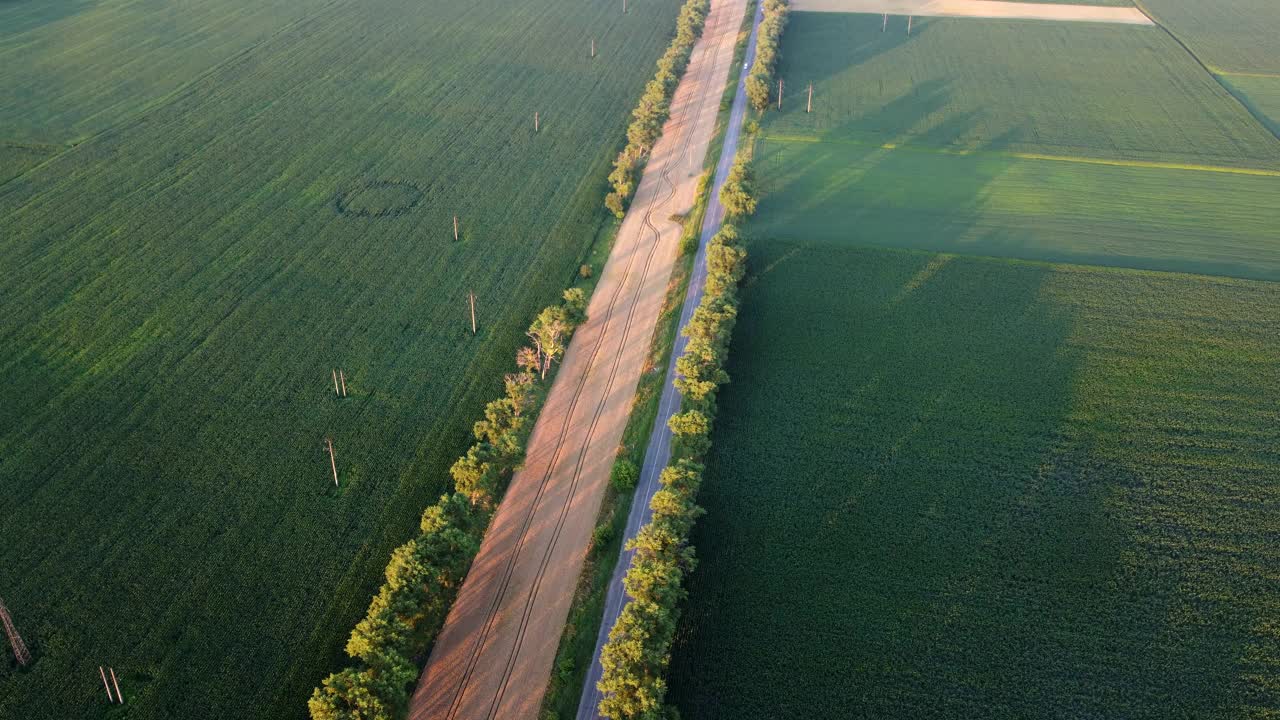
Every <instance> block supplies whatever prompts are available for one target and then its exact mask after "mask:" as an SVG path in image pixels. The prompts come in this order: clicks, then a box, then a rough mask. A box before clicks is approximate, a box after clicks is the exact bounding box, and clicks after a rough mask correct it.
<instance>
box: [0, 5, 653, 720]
mask: <svg viewBox="0 0 1280 720" xmlns="http://www.w3.org/2000/svg"><path fill="white" fill-rule="evenodd" d="M224 4H225V3H224ZM105 5H106V4H105V3H104V4H102V5H84V6H76V8H72V7H71V6H69V5H68V6H66V7H64V10H67V12H68V14H67V16H66V18H65V19H64V20H62V21H58V22H71V23H73V24H74V23H76V22H77V20H76V18H78V17H80V16H79V15H76V14H75V13H74V12H72V10H75V9H77V8H81V7H82V8H83V10H82V12H83V13H90V12H94V8H99V7H104V6H105ZM264 7H265V6H264ZM280 7H281V8H283V6H280ZM677 7H678V2H677V0H660V1H657V2H646V3H635V4H634V5H633V6H632V7H631V8H630V12H629V13H628V14H626V15H623V14H622V13H620V12H619V11H618V8H617V6H616V3H614V2H613V1H612V0H590V1H589V2H585V3H584V2H577V1H575V2H570V1H569V0H533V1H531V2H525V3H518V4H512V3H509V2H505V1H504V0H479V1H478V2H467V3H454V2H444V1H443V0H424V1H422V2H416V3H404V2H401V0H371V1H369V2H360V3H356V2H350V1H348V0H338V1H337V2H329V3H326V4H324V5H323V6H318V5H317V6H315V7H314V8H313V9H312V10H309V11H307V12H306V17H305V18H304V19H302V20H300V21H298V22H296V23H292V24H288V25H287V27H286V26H281V29H280V30H279V31H277V32H274V33H272V34H271V35H270V37H267V38H265V39H263V40H262V41H261V42H259V43H258V44H256V45H254V46H253V47H252V48H251V49H248V50H246V51H245V52H240V53H236V54H234V55H233V56H231V57H229V58H227V59H226V61H225V62H221V63H217V64H215V66H213V67H211V68H210V69H209V70H208V71H207V72H200V73H196V75H198V77H194V78H193V79H194V81H193V82H191V83H190V84H186V85H180V86H179V85H174V86H172V89H171V88H170V86H169V85H167V84H166V83H167V82H168V81H167V80H166V81H163V82H161V81H159V80H157V81H155V82H154V83H153V82H152V80H151V79H148V78H147V77H146V76H145V74H144V75H139V76H138V81H139V82H140V83H144V84H148V83H149V85H148V87H146V88H142V89H141V90H139V92H137V93H136V94H130V93H129V91H127V90H126V89H121V90H119V91H116V92H114V93H113V94H112V97H115V96H116V94H119V93H124V95H126V96H128V97H129V98H131V101H132V102H134V103H135V106H134V107H133V109H132V111H131V112H124V111H122V110H119V109H117V108H113V107H104V112H108V113H111V114H114V115H115V117H119V118H123V119H122V120H121V121H120V122H117V123H115V124H112V125H111V126H110V127H109V128H107V129H105V130H103V131H102V132H100V133H98V134H96V135H94V136H93V137H92V138H91V139H88V140H86V141H84V142H81V143H80V144H78V145H76V146H75V147H74V148H71V149H68V150H66V151H65V152H63V153H61V154H60V155H57V156H56V157H55V158H53V159H52V160H50V161H48V162H45V163H44V164H43V165H40V166H39V167H35V168H34V169H32V170H30V171H28V172H26V173H24V174H22V175H19V176H18V177H15V178H13V179H11V180H9V181H8V182H5V183H4V184H2V185H0V256H2V257H4V258H5V269H6V272H5V273H3V275H0V302H2V304H3V306H4V308H5V315H4V319H3V320H0V374H2V376H3V377H4V378H5V382H6V383H7V384H8V386H9V387H10V388H11V389H12V390H14V391H13V392H6V393H5V398H6V399H5V402H4V403H2V404H0V488H3V490H4V492H3V493H0V537H3V538H4V540H3V542H0V567H3V568H4V572H3V577H2V578H0V597H3V598H4V600H5V602H6V603H7V605H8V607H9V609H10V610H11V611H12V612H13V614H14V617H15V620H17V621H18V623H19V625H20V627H21V628H22V630H23V631H24V634H25V636H26V638H27V640H28V642H29V643H31V644H32V645H33V649H34V650H35V652H36V655H37V658H38V659H37V662H36V664H35V666H34V668H33V669H31V670H29V671H25V672H13V671H12V670H11V669H10V668H9V667H7V666H3V667H0V718H5V720H9V719H10V718H13V719H15V720H16V719H18V718H21V719H22V720H44V719H46V718H47V719H49V720H54V719H56V720H65V718H72V717H74V718H92V717H100V716H104V715H105V714H106V707H105V703H104V701H103V697H102V695H101V692H102V691H101V687H100V683H99V681H98V678H97V666H98V665H99V664H110V665H113V666H114V667H115V668H116V669H117V671H118V672H121V673H122V677H121V683H122V685H123V688H124V691H125V694H126V695H127V696H128V700H129V703H128V707H127V714H128V716H129V717H130V718H166V719H171V718H194V717H223V718H249V717H272V718H280V717H301V716H303V714H304V713H305V706H304V702H305V699H306V697H307V695H308V694H309V693H310V690H311V688H312V687H313V686H314V685H315V684H316V683H317V682H318V681H319V679H320V678H321V677H322V676H323V675H324V674H325V673H327V672H328V671H330V670H332V669H334V668H335V667H336V660H337V658H338V656H339V655H340V653H341V648H342V644H343V643H344V642H345V639H346V635H347V633H348V632H349V631H350V629H351V627H352V625H353V624H354V622H355V620H356V619H357V618H358V617H360V616H361V615H362V614H363V612H364V610H365V607H366V605H367V603H368V601H369V597H370V594H371V593H372V591H373V589H374V588H375V587H376V585H377V583H378V582H379V580H380V579H381V571H382V569H383V567H384V565H385V563H386V561H387V557H388V554H389V552H390V549H391V547H392V546H393V545H395V544H399V543H400V542H403V541H404V540H405V539H406V538H408V537H409V533H410V531H411V529H412V528H414V527H416V523H417V518H418V514H419V513H420V511H421V510H422V508H423V507H424V506H425V505H426V504H427V503H428V502H430V501H432V500H434V499H435V497H436V496H438V494H439V493H440V491H441V490H442V489H443V487H444V484H445V480H446V479H447V473H446V470H447V468H448V465H449V464H450V463H451V462H452V461H453V460H454V458H456V456H457V455H458V454H459V452H460V451H461V450H463V449H464V448H465V446H466V444H467V442H468V439H469V436H470V429H471V423H472V422H473V421H474V420H475V419H476V418H477V416H478V413H479V409H480V407H481V405H482V403H483V402H484V401H486V400H489V399H492V398H493V397H496V396H497V395H498V394H499V393H500V391H501V377H502V376H501V374H502V373H503V372H505V371H507V370H508V369H509V368H510V367H511V362H512V358H513V353H514V351H515V349H516V347H517V346H518V345H519V342H520V339H521V337H522V333H523V329H524V328H525V327H526V326H527V325H528V323H529V321H530V319H531V318H532V315H533V313H534V312H535V311H536V309H537V308H539V307H541V306H542V305H545V304H546V303H548V302H550V301H552V300H554V299H556V298H558V295H559V292H560V290H561V289H562V288H563V287H564V286H565V285H566V284H567V283H568V282H569V281H570V278H571V277H572V276H573V274H574V271H575V270H576V269H577V267H578V263H579V261H580V259H581V258H582V256H583V254H584V252H585V251H586V249H587V246H588V244H589V243H590V242H591V241H592V239H593V238H594V237H595V236H596V235H597V233H598V232H600V230H601V228H602V223H603V222H604V217H605V214H604V212H603V210H602V208H601V207H600V202H601V198H602V197H603V194H604V191H605V187H606V183H605V175H606V173H607V171H608V166H609V163H610V161H611V160H612V158H613V155H614V153H615V152H616V150H617V148H618V146H619V144H620V142H621V141H622V139H623V132H624V129H625V127H626V122H627V118H628V112H629V110H630V108H631V106H632V105H633V104H634V102H635V99H636V98H637V97H639V94H640V92H641V89H642V87H643V84H644V82H645V81H646V80H647V79H648V78H649V77H650V76H651V75H652V73H653V63H654V61H655V60H656V59H657V57H658V55H659V54H660V53H661V51H662V49H663V48H664V47H665V45H666V43H667V41H668V39H669V37H670V34H671V33H672V32H673V30H674V26H675V14H676V9H677ZM291 8H292V10H289V12H293V11H297V12H302V9H301V6H297V5H296V4H294V5H291ZM203 11H204V10H202V9H196V10H194V12H203ZM3 12H6V13H9V12H16V10H15V5H14V4H13V3H7V4H6V5H5V7H4V10H3ZM121 12H124V10H123V9H121ZM211 12H212V11H211ZM244 12H246V13H249V14H250V15H253V14H254V13H255V12H257V10H248V9H246V10H244ZM263 12H265V10H263ZM281 12H284V10H281ZM215 14H216V13H215ZM51 22H52V21H51ZM245 22H248V23H249V24H251V25H254V27H259V28H260V27H261V26H259V25H256V24H255V22H256V21H250V20H245ZM127 27H128V28H129V29H128V30H127V31H128V32H130V33H133V34H134V37H132V38H131V39H128V40H125V39H119V38H117V39H102V42H109V43H117V42H118V43H119V44H120V45H121V46H128V47H133V46H134V45H138V46H148V45H151V44H153V43H161V42H164V41H165V38H167V36H165V35H164V33H163V32H157V31H156V28H155V27H154V26H152V25H150V24H148V23H144V22H140V23H134V24H130V25H128V26H127ZM178 30H181V27H179V28H178ZM175 31H177V30H175ZM122 32H124V30H122ZM193 32H194V34H195V36H200V33H199V32H195V31H193ZM53 35H55V36H60V35H59V33H57V32H54V33H53ZM592 36H594V37H595V38H596V42H597V47H598V49H599V52H598V55H597V57H596V58H595V59H591V58H590V57H589V52H588V47H589V46H588V42H589V39H590V37H592ZM578 39H581V42H580V43H579V42H578V41H577V40H578ZM193 41H194V39H193ZM219 47H222V46H219ZM121 52H124V51H123V50H122V51H121ZM193 52H195V53H196V54H197V55H198V54H199V53H200V52H203V51H200V50H199V49H198V48H197V50H195V51H193ZM220 53H221V51H219V53H211V54H210V56H209V57H212V55H214V54H220ZM179 54H182V53H179ZM73 57H79V55H74V56H73ZM183 57H184V58H185V57H186V56H185V55H183ZM50 62H52V60H50ZM103 62H106V61H105V60H104V61H103ZM119 62H120V63H122V64H129V65H132V64H135V63H138V62H141V61H140V60H137V59H136V56H134V55H131V54H128V53H125V54H123V55H121V56H120V58H119ZM163 64H164V63H161V65H163ZM177 64H178V65H182V63H181V62H178V63H177ZM11 69H12V66H10V65H8V64H6V63H0V76H2V77H4V78H6V79H8V78H10V77H11V75H10V71H11ZM14 72H15V73H16V72H17V71H14ZM59 72H61V69H59V70H58V71H57V72H51V73H50V74H49V75H47V76H46V80H47V82H48V84H49V85H51V86H54V85H59V84H60V80H61V78H60V75H59ZM14 77H16V75H15V76H14ZM36 80H38V79H33V80H31V82H32V84H33V86H40V83H38V82H37V81H36ZM15 82H17V80H15ZM22 82H26V80H25V79H24V80H22ZM6 86H9V85H8V84H7V83H6ZM68 92H71V91H70V90H69V91H68ZM96 92H98V90H97V89H95V88H92V87H89V86H88V85H83V86H82V87H81V89H80V90H75V91H74V92H71V94H70V95H68V96H67V98H68V107H70V106H72V105H74V106H76V107H80V105H81V103H82V102H95V101H94V100H93V99H92V98H93V93H96ZM82 93H89V94H88V95H84V94H82ZM153 101H154V102H153ZM121 102H124V100H122V101H121ZM20 104H21V105H22V106H24V107H28V108H35V110H34V111H33V112H35V113H36V117H35V118H34V119H33V120H32V122H31V123H30V126H31V127H35V126H37V125H40V124H42V123H44V122H53V120H50V119H49V118H46V117H44V116H42V115H41V114H40V113H44V112H46V110H48V109H49V108H52V107H53V106H54V104H52V103H46V102H45V100H43V99H37V98H35V97H28V98H27V99H26V100H24V101H23V102H22V103H20ZM81 109H82V110H83V108H81ZM3 112H4V113H11V112H13V104H10V103H6V104H4V110H3ZM69 112H70V111H69ZM535 112H539V113H540V119H541V132H539V133H537V134H535V133H534V129H533V115H534V113H535ZM71 114H75V113H71ZM6 118H8V116H7V115H6ZM67 118H69V116H67V117H64V118H63V119H58V120H57V122H56V123H54V125H60V126H61V127H64V128H71V129H70V131H69V132H70V133H71V134H79V133H80V132H82V130H81V129H80V128H84V127H88V126H86V125H84V123H89V124H91V125H92V124H93V123H95V122H97V120H96V119H95V118H94V116H93V114H92V113H88V114H87V115H86V119H84V120H83V121H80V120H76V121H71V120H69V119H67ZM21 127H22V123H21V122H18V121H16V120H14V121H11V120H9V119H5V120H3V121H0V137H4V136H5V133H6V132H7V133H9V134H10V135H13V134H20V130H13V129H14V128H21ZM95 127H96V126H95ZM67 137H69V136H67ZM455 214H456V215H458V216H459V218H460V220H461V240H460V241H457V242H455V241H454V238H453V232H452V217H453V215H455ZM471 291H474V292H475V294H476V297H477V306H478V312H479V320H480V323H479V324H480V332H479V334H478V335H477V336H474V337H473V336H472V335H471V333H470V328H469V325H468V321H467V294H468V292H471ZM332 368H343V369H344V372H345V376H346V380H347V385H348V386H349V388H350V397H348V398H346V399H343V400H338V399H336V398H335V397H334V395H333V390H332V385H331V380H330V371H331V369H332ZM19 389H20V391H18V390H19ZM326 436H331V437H332V438H333V441H334V445H335V447H336V452H337V464H338V469H339V472H340V474H341V478H342V483H343V487H342V489H341V491H338V492H335V491H334V490H333V488H332V482H331V478H330V471H329V459H328V457H327V455H326V453H325V451H324V450H323V449H322V444H321V443H322V440H323V439H324V438H325V437H326Z"/></svg>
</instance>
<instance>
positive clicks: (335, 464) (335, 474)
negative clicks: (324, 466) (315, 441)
mask: <svg viewBox="0 0 1280 720" xmlns="http://www.w3.org/2000/svg"><path fill="white" fill-rule="evenodd" d="M324 444H325V447H327V448H328V449H329V467H331V468H333V486H334V487H335V488H336V487H338V461H337V460H336V459H335V458H334V455H333V439H332V438H325V439H324Z"/></svg>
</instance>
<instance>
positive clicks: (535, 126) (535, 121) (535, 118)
mask: <svg viewBox="0 0 1280 720" xmlns="http://www.w3.org/2000/svg"><path fill="white" fill-rule="evenodd" d="M533 131H534V132H538V111H537V110H534V111H533Z"/></svg>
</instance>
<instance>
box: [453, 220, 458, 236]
mask: <svg viewBox="0 0 1280 720" xmlns="http://www.w3.org/2000/svg"><path fill="white" fill-rule="evenodd" d="M453 241H454V242H458V216H457V215H454V216H453Z"/></svg>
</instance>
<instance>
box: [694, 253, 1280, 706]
mask: <svg viewBox="0 0 1280 720" xmlns="http://www.w3.org/2000/svg"><path fill="white" fill-rule="evenodd" d="M749 249H750V252H751V270H750V273H749V276H748V279H747V281H746V287H745V288H744V290H743V294H742V300H743V302H742V310H741V312H740V315H739V319H738V326H737V330H736V331H735V332H734V343H733V347H732V350H731V352H730V363H729V367H728V371H729V374H730V376H731V377H732V381H731V383H730V384H729V385H728V386H726V388H725V389H724V390H723V391H722V392H721V395H720V400H719V402H720V410H719V413H718V418H717V421H716V430H715V432H714V435H713V438H712V439H713V444H712V450H711V455H710V458H709V459H708V463H707V473H706V479H705V480H704V482H703V485H702V489H701V492H700V494H699V498H698V502H699V504H701V505H703V506H705V507H706V509H707V514H706V515H705V516H704V517H702V518H701V519H700V520H699V521H698V525H697V528H696V531H695V534H694V537H693V544H694V546H695V547H696V548H697V554H698V566H697V569H696V570H695V571H694V573H693V575H692V577H691V579H690V583H689V598H688V601H687V605H686V608H685V610H684V612H683V615H682V618H681V621H680V627H679V629H678V630H677V633H676V638H677V647H676V648H675V650H674V652H673V658H672V666H671V672H670V675H669V677H670V683H671V692H670V694H669V700H671V701H672V702H674V703H675V704H676V705H677V706H678V708H679V710H680V713H681V717H684V718H740V719H743V720H755V719H757V718H759V719H760V720H764V719H766V718H768V719H770V720H777V719H791V718H797V719H798V718H805V719H806V720H807V719H822V720H827V719H831V720H836V719H840V720H848V719H858V720H861V719H868V720H870V719H875V720H918V719H919V718H979V717H981V718H991V719H994V720H1005V719H1008V720H1014V719H1017V720H1025V719H1026V718H1045V719H1048V718H1060V717H1064V716H1071V717H1081V718H1083V717H1091V718H1157V717H1158V718H1185V719H1191V718H1195V719H1197V720H1239V719H1240V718H1265V717H1270V716H1271V715H1272V714H1274V712H1275V709H1276V708H1277V707H1280V633H1278V632H1277V627H1276V621H1275V618H1276V617H1278V616H1280V550H1277V546H1276V543H1275V538H1276V536H1277V533H1280V484H1278V483H1277V482H1276V478H1280V453H1278V452H1277V447H1280V384H1278V383H1277V382H1276V378H1277V377H1280V284H1276V283H1267V282H1254V281H1241V280H1233V279H1224V278H1206V277H1195V276H1187V275H1177V274H1168V273H1147V272H1134V271H1127V270H1116V269H1109V268H1086V267H1074V266H1062V265H1045V264H1038V263H1024V262H1015V261H1001V260H989V259H977V258H963V257H948V256H942V255H934V254H925V253H909V252H897V251H880V250H846V249H839V248H835V247H831V246H830V245H827V244H825V243H816V244H813V245H807V244H797V243H779V242H773V241H755V242H752V243H751V244H750V248H749Z"/></svg>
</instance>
